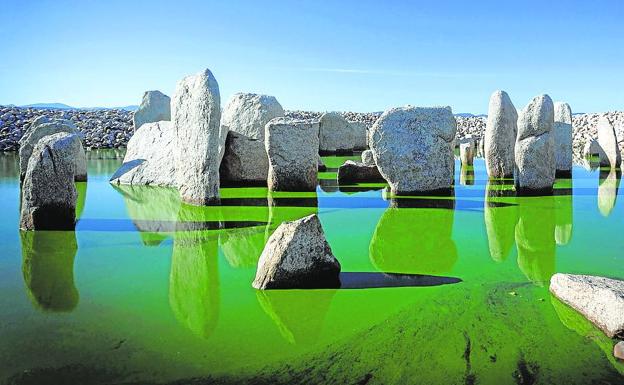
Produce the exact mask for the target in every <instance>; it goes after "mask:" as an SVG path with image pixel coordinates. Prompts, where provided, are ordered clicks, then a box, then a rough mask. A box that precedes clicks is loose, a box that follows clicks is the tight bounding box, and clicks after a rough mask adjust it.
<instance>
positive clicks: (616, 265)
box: [0, 151, 624, 384]
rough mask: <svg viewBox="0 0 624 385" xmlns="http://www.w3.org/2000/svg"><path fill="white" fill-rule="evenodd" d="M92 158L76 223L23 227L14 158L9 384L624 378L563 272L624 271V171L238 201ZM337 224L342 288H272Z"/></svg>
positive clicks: (106, 155)
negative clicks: (279, 235) (191, 201)
mask: <svg viewBox="0 0 624 385" xmlns="http://www.w3.org/2000/svg"><path fill="white" fill-rule="evenodd" d="M122 158H123V154H120V153H115V152H112V151H99V152H91V153H90V160H89V181H88V182H87V183H78V184H77V187H78V191H79V202H78V215H79V221H78V224H77V228H76V231H75V232H20V231H18V216H19V209H18V206H19V184H18V169H17V159H16V157H15V155H3V156H0V211H1V212H2V216H1V219H0V245H1V247H2V253H1V254H0V293H2V295H1V296H0V383H7V384H46V383H80V384H90V383H93V384H109V383H170V382H176V381H178V382H177V383H180V384H182V383H187V382H188V381H189V380H190V379H195V381H196V382H195V383H203V381H205V382H206V383H208V382H211V381H217V382H222V383H228V382H239V381H247V382H248V383H263V382H265V383H302V384H308V383H322V382H325V383H327V382H331V383H371V384H372V383H396V384H403V383H423V384H438V383H439V384H449V383H461V384H474V383H480V384H490V383H491V384H506V383H510V384H516V383H518V384H531V383H567V384H584V383H592V382H595V383H611V384H621V383H624V364H622V363H618V362H616V361H614V359H613V357H612V353H611V349H612V346H613V342H612V341H611V340H609V339H608V338H606V337H604V336H603V335H602V334H601V333H600V332H599V331H597V330H596V329H595V328H594V327H593V326H591V325H590V324H588V323H587V322H586V321H585V320H584V319H583V318H582V317H580V316H579V315H578V314H576V313H575V312H573V311H571V310H570V309H569V308H568V307H567V306H565V305H563V304H561V303H560V302H558V301H557V300H555V299H554V298H552V297H551V295H550V294H549V293H548V281H549V278H550V276H551V275H552V274H554V273H555V272H569V273H585V274H598V275H605V276H609V277H614V278H621V279H624V256H623V253H622V236H623V230H624V219H623V218H624V202H623V201H624V198H622V197H620V196H619V195H620V190H619V189H618V187H619V182H620V179H619V173H616V172H609V171H600V170H597V169H596V170H593V171H588V170H586V169H585V168H583V167H580V166H575V168H574V173H573V179H571V180H570V179H560V180H558V181H557V184H556V186H555V187H556V193H555V195H554V196H549V197H534V198H518V197H515V196H514V194H513V191H512V188H511V184H512V181H496V182H495V183H492V182H490V183H488V182H487V175H486V173H485V166H484V162H483V160H482V159H476V160H475V166H474V169H461V167H460V165H459V164H457V165H456V187H455V192H454V196H453V197H446V198H439V197H438V198H423V197H420V198H415V197H414V198H405V199H399V200H397V199H392V198H391V197H387V196H385V193H384V192H383V187H384V184H362V185H357V186H353V185H351V186H338V185H337V183H336V181H335V178H336V173H335V168H337V167H338V166H339V165H340V164H342V162H343V161H344V160H345V159H350V158H345V157H327V158H324V161H325V163H326V164H327V166H328V167H329V168H330V169H329V171H328V172H322V173H319V176H320V178H321V180H320V186H319V188H318V189H317V191H316V192H315V193H274V194H269V193H268V192H267V190H266V188H258V187H254V188H223V189H222V190H221V195H222V198H223V199H222V204H221V206H218V207H192V206H187V205H182V204H181V203H180V201H179V198H178V194H177V192H176V191H175V190H172V189H166V188H155V187H128V186H122V187H116V186H112V185H110V184H109V183H108V179H109V177H110V175H112V173H113V172H114V171H115V170H116V169H117V167H118V166H119V165H120V163H121V159H122ZM311 213H317V214H318V215H319V217H320V219H321V222H322V224H323V228H324V230H325V233H326V236H327V239H328V242H329V243H330V245H331V247H332V250H333V252H334V254H335V255H336V257H337V258H338V259H339V261H340V263H341V265H342V270H343V272H344V273H343V274H342V275H341V281H342V287H341V288H340V289H323V290H283V291H264V292H262V291H256V290H254V289H253V288H252V287H251V282H252V280H253V277H254V275H255V267H256V263H257V260H258V257H259V255H260V253H261V252H262V249H263V246H264V243H265V242H266V239H267V238H268V236H269V235H270V234H271V233H272V232H273V231H274V230H275V228H276V227H277V226H278V225H279V224H280V223H282V222H283V221H287V220H292V219H297V218H300V217H303V216H305V215H309V214H311Z"/></svg>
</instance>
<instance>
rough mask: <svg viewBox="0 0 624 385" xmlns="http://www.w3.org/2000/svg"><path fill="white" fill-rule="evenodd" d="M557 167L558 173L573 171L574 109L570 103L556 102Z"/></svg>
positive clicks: (554, 128)
mask: <svg viewBox="0 0 624 385" xmlns="http://www.w3.org/2000/svg"><path fill="white" fill-rule="evenodd" d="M553 130H554V132H555V167H556V168H557V174H558V175H562V176H569V175H570V173H571V172H572V109H571V108H570V105H569V104H568V103H563V102H557V103H555V124H554V126H553Z"/></svg>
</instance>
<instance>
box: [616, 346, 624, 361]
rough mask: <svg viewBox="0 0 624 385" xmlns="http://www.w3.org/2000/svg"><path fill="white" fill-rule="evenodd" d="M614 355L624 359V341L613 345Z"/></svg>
mask: <svg viewBox="0 0 624 385" xmlns="http://www.w3.org/2000/svg"><path fill="white" fill-rule="evenodd" d="M613 356H614V357H615V358H617V359H618V360H624V341H620V342H618V343H617V344H615V346H614V347H613Z"/></svg>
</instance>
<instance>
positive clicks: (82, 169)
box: [19, 117, 87, 181]
mask: <svg viewBox="0 0 624 385" xmlns="http://www.w3.org/2000/svg"><path fill="white" fill-rule="evenodd" d="M59 132H67V133H70V134H75V135H77V136H78V137H79V138H80V137H81V134H80V131H78V128H76V126H75V125H74V123H72V122H71V121H69V120H66V119H54V118H47V117H39V118H37V119H35V121H34V122H33V123H32V125H31V126H30V128H29V129H28V130H27V131H26V132H25V133H24V135H23V136H22V139H20V150H19V158H20V180H23V179H24V176H25V174H26V168H27V167H28V161H29V159H30V155H31V154H32V152H33V149H34V148H35V146H36V145H37V143H38V142H39V140H41V138H43V137H45V136H48V135H52V134H56V133H59ZM80 147H81V149H82V151H78V152H77V153H76V159H75V160H74V161H75V164H76V170H75V171H76V175H75V178H76V181H86V180H87V157H86V155H85V152H84V149H83V148H82V145H81V146H80Z"/></svg>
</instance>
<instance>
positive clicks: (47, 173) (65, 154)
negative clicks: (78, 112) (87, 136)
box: [20, 132, 82, 230]
mask: <svg viewBox="0 0 624 385" xmlns="http://www.w3.org/2000/svg"><path fill="white" fill-rule="evenodd" d="M81 150H82V144H81V142H80V138H79V137H78V135H76V134H70V133H66V132H59V133H56V134H53V135H48V136H46V137H44V138H42V139H41V140H39V141H38V142H37V145H36V146H35V148H34V149H33V151H32V155H31V157H30V160H29V161H28V167H27V169H26V175H25V177H24V183H23V185H22V203H21V205H22V207H21V217H20V228H21V229H22V230H72V229H74V227H75V224H76V198H77V192H76V186H75V185H74V175H75V172H76V162H75V160H74V158H75V155H76V153H77V152H79V151H81Z"/></svg>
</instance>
